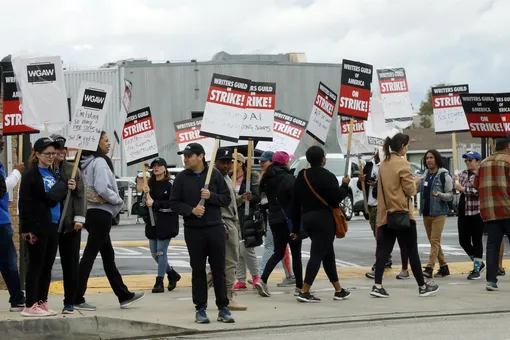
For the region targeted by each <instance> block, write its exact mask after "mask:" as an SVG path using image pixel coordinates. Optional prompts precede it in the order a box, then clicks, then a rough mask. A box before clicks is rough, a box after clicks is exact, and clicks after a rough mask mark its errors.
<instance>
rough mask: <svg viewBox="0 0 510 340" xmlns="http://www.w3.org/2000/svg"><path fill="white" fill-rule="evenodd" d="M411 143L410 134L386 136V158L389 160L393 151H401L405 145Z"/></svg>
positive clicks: (384, 148)
mask: <svg viewBox="0 0 510 340" xmlns="http://www.w3.org/2000/svg"><path fill="white" fill-rule="evenodd" d="M408 144H409V136H408V135H405V134H403V133H400V132H399V133H397V134H396V135H395V136H393V138H390V137H386V139H385V141H384V145H383V150H384V159H385V160H389V159H390V157H391V152H400V151H401V150H402V148H403V147H404V146H407V145H408Z"/></svg>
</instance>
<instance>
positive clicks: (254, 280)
mask: <svg viewBox="0 0 510 340" xmlns="http://www.w3.org/2000/svg"><path fill="white" fill-rule="evenodd" d="M259 281H260V277H259V276H254V277H253V283H252V285H253V289H257V288H255V285H256V284H257V283H259Z"/></svg>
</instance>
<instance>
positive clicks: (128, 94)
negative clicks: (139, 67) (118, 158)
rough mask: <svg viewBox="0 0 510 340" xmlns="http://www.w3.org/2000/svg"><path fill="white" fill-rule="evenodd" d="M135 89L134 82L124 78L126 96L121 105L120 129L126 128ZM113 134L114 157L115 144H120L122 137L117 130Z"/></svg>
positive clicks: (113, 152)
mask: <svg viewBox="0 0 510 340" xmlns="http://www.w3.org/2000/svg"><path fill="white" fill-rule="evenodd" d="M132 89H133V83H131V82H130V81H129V80H127V79H124V96H123V97H122V103H121V105H120V122H121V126H120V129H119V131H122V130H124V122H125V121H126V117H127V114H128V112H129V108H130V107H131V91H132ZM113 136H114V137H115V140H114V141H113V147H112V157H113V155H114V154H115V146H117V144H119V145H120V137H119V134H118V133H117V130H114V131H113Z"/></svg>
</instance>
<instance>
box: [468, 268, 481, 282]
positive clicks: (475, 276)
mask: <svg viewBox="0 0 510 340" xmlns="http://www.w3.org/2000/svg"><path fill="white" fill-rule="evenodd" d="M481 278H482V277H481V276H480V272H477V271H474V270H472V271H471V273H469V275H468V277H467V279H468V280H480V279H481Z"/></svg>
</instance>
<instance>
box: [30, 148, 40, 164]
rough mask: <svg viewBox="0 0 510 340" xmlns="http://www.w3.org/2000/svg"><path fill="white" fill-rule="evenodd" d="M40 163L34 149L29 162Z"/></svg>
mask: <svg viewBox="0 0 510 340" xmlns="http://www.w3.org/2000/svg"><path fill="white" fill-rule="evenodd" d="M38 163H39V159H38V158H37V155H36V154H35V151H32V153H31V154H30V157H29V158H28V164H30V165H34V164H38Z"/></svg>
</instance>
